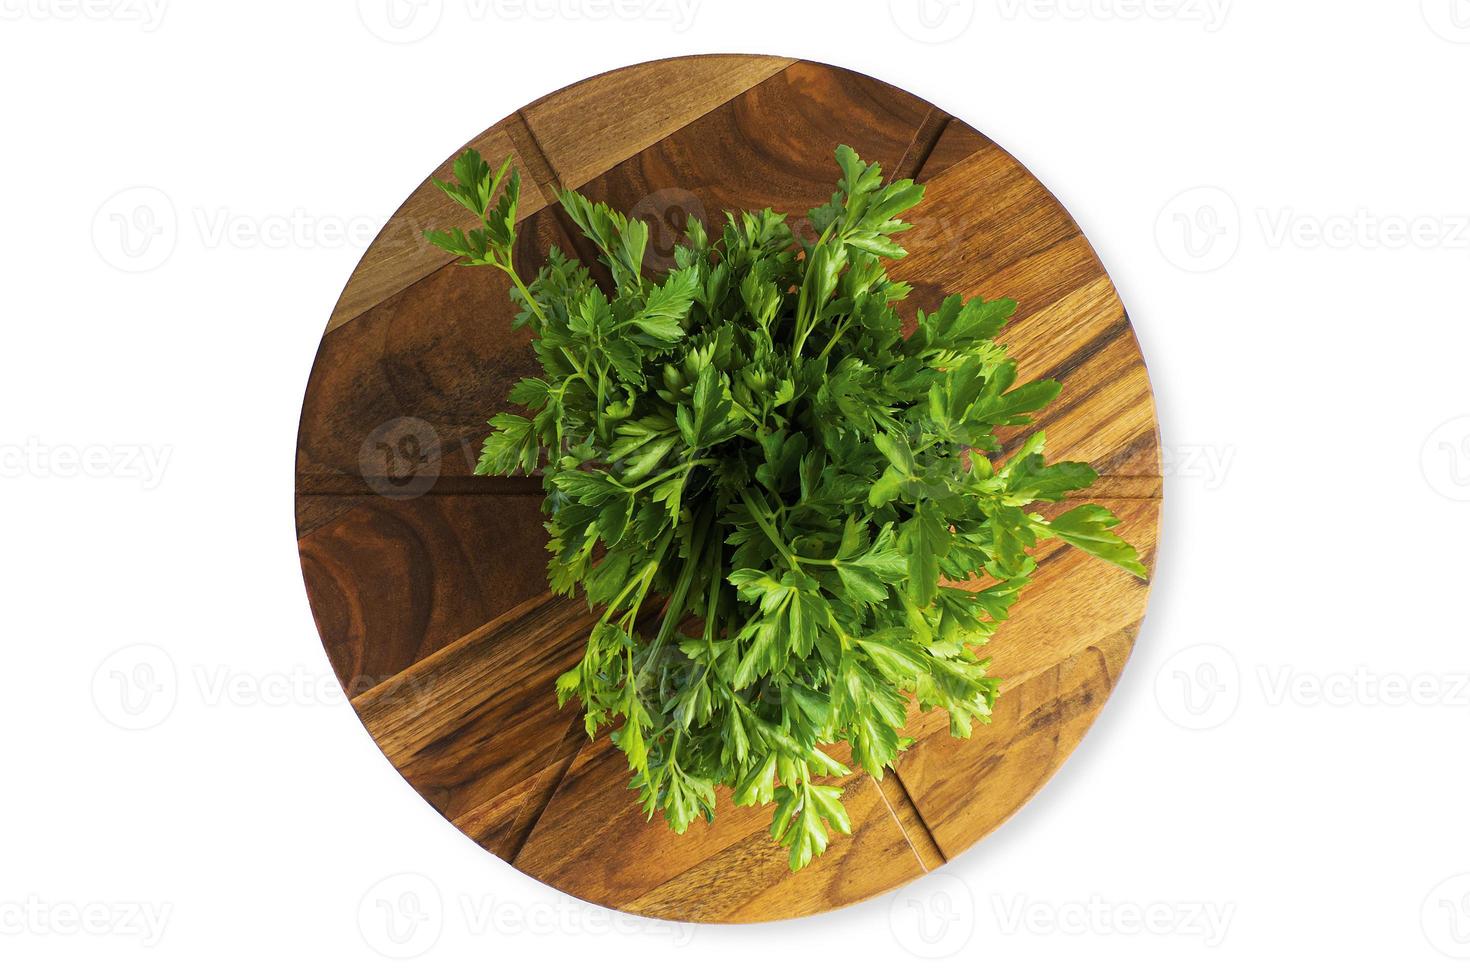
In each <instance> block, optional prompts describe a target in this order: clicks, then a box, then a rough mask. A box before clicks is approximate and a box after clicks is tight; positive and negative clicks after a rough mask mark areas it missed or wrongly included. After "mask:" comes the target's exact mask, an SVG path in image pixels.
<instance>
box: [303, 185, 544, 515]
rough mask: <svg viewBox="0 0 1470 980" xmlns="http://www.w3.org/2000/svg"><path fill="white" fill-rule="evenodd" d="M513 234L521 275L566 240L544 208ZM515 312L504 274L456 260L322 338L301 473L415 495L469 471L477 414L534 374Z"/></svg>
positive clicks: (499, 406) (478, 439)
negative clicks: (406, 489) (516, 238)
mask: <svg viewBox="0 0 1470 980" xmlns="http://www.w3.org/2000/svg"><path fill="white" fill-rule="evenodd" d="M557 207H560V205H557ZM520 235H521V238H520V241H518V242H517V247H516V256H515V261H516V265H517V268H518V269H520V270H521V271H522V272H523V273H525V274H527V275H533V274H534V273H535V270H536V269H538V268H540V265H541V262H542V261H543V259H544V257H545V255H546V250H547V249H548V248H550V247H551V246H552V245H556V246H557V247H559V248H562V249H563V250H567V249H570V247H571V246H570V244H569V243H568V241H567V239H566V236H565V235H564V234H563V233H562V231H561V228H560V225H559V224H558V223H557V221H555V220H554V219H553V218H552V217H551V214H550V211H549V210H546V211H541V212H538V213H537V214H535V215H533V216H532V217H530V218H528V219H526V220H525V221H522V222H521V224H520ZM515 313H516V307H515V306H514V304H513V303H512V302H511V300H510V297H509V295H508V291H507V289H506V285H505V283H504V281H503V279H502V278H501V277H499V276H497V275H495V274H492V273H491V272H490V271H489V270H486V269H480V268H468V267H465V266H462V265H459V264H457V263H456V264H449V265H445V266H443V267H441V268H439V269H438V270H437V271H435V272H432V273H430V274H429V275H427V276H425V277H423V278H422V279H419V280H417V281H415V282H414V283H412V284H411V285H409V286H407V287H405V288H404V289H402V290H400V291H399V292H397V293H395V294H394V295H393V296H391V297H388V298H386V299H384V300H383V301H382V302H380V303H378V304H377V305H376V306H374V307H373V308H372V309H371V310H368V311H367V312H365V313H363V314H362V315H361V316H358V317H357V318H356V319H354V320H353V321H352V322H351V323H349V324H346V325H345V326H343V327H341V328H339V329H337V330H333V331H331V332H330V333H328V334H327V335H326V336H325V337H323V338H322V343H321V347H320V348H319V350H318V351H317V358H316V364H315V365H314V367H313V369H312V372H311V378H310V380H309V381H308V383H307V389H306V397H305V400H304V402H303V404H302V408H301V427H300V430H299V432H298V435H297V454H296V473H297V476H298V480H301V479H302V478H307V479H311V478H320V477H328V476H330V477H346V478H348V479H347V480H346V481H345V482H343V483H342V484H341V486H342V487H343V488H345V489H346V490H347V491H349V492H350V491H352V490H357V491H361V490H373V491H375V492H385V493H392V492H394V491H395V490H396V489H399V488H402V487H404V486H405V485H406V484H411V485H412V486H411V488H409V492H412V491H413V490H417V491H419V492H422V491H423V490H425V489H427V488H428V487H430V486H432V485H433V483H434V482H435V480H436V478H437V477H441V476H445V477H454V476H468V475H470V474H472V473H473V472H474V465H475V460H476V459H477V458H478V456H479V450H480V445H481V443H483V442H484V439H485V434H486V428H485V420H486V419H488V418H490V416H491V415H493V414H495V413H496V412H500V411H505V410H508V409H509V408H510V407H511V406H510V405H509V403H508V401H507V400H506V398H507V395H508V393H509V391H510V387H511V385H513V384H514V383H515V382H516V381H517V380H519V379H520V378H521V377H523V376H525V375H527V374H533V373H535V371H536V367H537V366H536V360H535V356H534V355H533V354H532V352H531V347H530V343H531V335H530V334H529V333H528V332H516V331H514V330H512V329H511V327H510V322H511V318H512V317H513V316H514V315H515Z"/></svg>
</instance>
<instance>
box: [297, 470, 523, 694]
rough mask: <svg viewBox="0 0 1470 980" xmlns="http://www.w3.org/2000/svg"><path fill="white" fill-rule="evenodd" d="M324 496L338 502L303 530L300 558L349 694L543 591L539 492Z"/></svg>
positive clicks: (315, 612) (330, 650) (319, 624)
mask: <svg viewBox="0 0 1470 980" xmlns="http://www.w3.org/2000/svg"><path fill="white" fill-rule="evenodd" d="M316 499H318V500H321V499H323V498H316ZM325 500H326V501H327V502H330V503H332V504H335V505H337V510H336V513H335V515H334V516H332V518H331V519H330V520H327V521H325V522H324V523H322V524H320V525H319V526H317V527H314V528H312V529H311V530H309V531H307V532H305V533H303V534H302V535H301V538H300V542H299V547H300V552H301V568H302V574H303V575H304V576H305V579H306V588H307V592H308V594H309V595H310V596H311V606H312V613H313V615H315V617H316V623H317V630H318V631H319V632H320V633H321V637H322V643H323V645H324V646H325V647H326V649H327V657H328V659H330V660H331V662H332V668H333V670H335V671H336V673H337V679H338V680H339V681H341V682H342V685H343V687H344V688H345V689H346V690H347V691H348V692H349V693H350V694H355V693H358V692H361V691H364V690H366V689H367V688H369V687H372V686H373V685H375V684H377V683H378V682H380V681H383V680H386V679H388V678H391V677H394V676H396V675H397V674H398V673H399V672H400V671H402V670H405V669H407V668H408V667H409V666H411V665H412V664H414V663H416V662H417V661H419V660H421V659H422V658H424V657H427V656H428V655H429V654H431V653H433V652H435V651H436V650H439V649H440V648H441V647H444V646H447V645H448V644H450V643H452V642H453V641H454V640H456V639H458V638H459V637H461V636H464V635H466V634H467V633H469V632H471V631H472V630H474V629H475V628H477V627H478V626H480V625H481V624H482V623H485V622H487V621H489V620H491V619H494V618H495V617H496V616H498V615H500V614H501V613H503V612H505V611H506V610H507V609H509V608H511V607H512V606H515V605H517V604H518V603H520V602H523V601H525V600H526V599H530V598H532V597H534V596H538V595H540V594H541V593H543V592H544V591H545V590H546V582H545V578H546V558H547V554H546V550H545V545H546V532H545V531H544V530H543V528H542V527H541V520H542V516H541V500H542V498H541V496H540V494H536V495H534V496H509V497H495V496H486V495H453V496H428V495H426V496H422V497H416V498H414V499H411V500H394V499H391V498H387V497H382V496H376V495H363V496H354V497H328V498H325Z"/></svg>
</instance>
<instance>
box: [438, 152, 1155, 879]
mask: <svg viewBox="0 0 1470 980" xmlns="http://www.w3.org/2000/svg"><path fill="white" fill-rule="evenodd" d="M837 162H838V164H839V165H840V167H841V171H842V177H841V179H840V180H839V181H838V183H837V193H836V194H835V195H833V197H832V199H831V201H830V202H828V203H826V204H823V205H821V206H820V207H817V208H815V209H813V210H812V211H811V212H810V215H809V216H810V220H811V227H812V229H813V232H812V233H813V234H815V235H816V238H815V240H814V241H805V240H802V239H801V238H799V237H798V236H797V235H795V234H794V233H793V231H792V229H791V227H790V226H789V225H788V224H787V221H786V218H785V216H784V215H780V214H776V213H773V212H772V211H771V210H769V209H767V210H764V211H761V212H759V213H746V214H741V215H738V216H736V215H730V214H727V215H726V221H725V225H724V230H723V232H722V233H721V234H720V235H719V237H717V238H711V237H710V234H709V232H708V231H707V230H706V229H705V227H703V225H701V224H700V222H698V221H696V220H693V219H691V220H690V222H689V225H688V229H687V231H686V233H685V240H684V243H683V244H681V245H679V246H678V247H677V249H676V252H675V260H676V261H675V266H674V268H673V269H672V270H670V271H669V272H668V273H667V274H666V275H663V276H662V277H650V276H648V275H646V274H645V271H644V270H645V265H644V255H645V250H646V248H647V245H648V238H649V232H648V227H647V226H646V225H645V224H643V223H642V222H640V221H635V220H630V219H628V218H627V217H625V216H624V215H622V214H619V213H618V212H616V211H614V210H612V209H610V208H609V207H607V206H606V205H605V204H596V203H593V202H591V201H588V200H587V199H586V198H584V197H582V196H581V195H579V194H577V193H575V192H572V191H563V192H562V193H561V195H560V200H561V204H562V206H563V207H564V208H565V209H566V212H567V213H568V214H569V215H570V216H571V219H572V220H573V221H574V222H576V224H577V226H578V227H579V228H580V229H581V230H582V232H583V233H584V234H585V235H586V236H587V238H588V239H590V240H591V242H592V243H593V245H595V246H596V248H597V250H598V251H599V252H600V253H601V261H602V262H603V263H604V264H605V265H606V266H607V268H608V270H609V271H610V274H611V282H612V284H613V287H614V288H613V290H612V293H611V295H609V294H608V293H607V292H605V291H604V290H603V289H602V288H600V287H599V286H598V284H597V283H596V282H595V281H594V279H593V277H592V275H591V274H590V273H589V271H588V269H587V268H586V267H584V266H583V265H581V264H580V263H578V262H577V261H575V260H573V259H571V258H569V257H567V256H566V255H564V254H563V253H561V252H560V251H558V250H556V249H555V248H553V249H552V250H551V252H550V254H549V256H548V258H547V261H546V264H545V266H544V267H543V268H542V269H541V270H540V272H539V273H538V274H537V276H536V277H535V278H534V279H533V280H532V281H530V282H525V281H523V280H522V278H521V277H520V276H519V275H518V274H517V272H516V270H515V268H514V266H513V265H512V262H511V255H512V250H513V247H514V245H515V235H516V208H517V203H518V199H519V193H520V182H519V176H518V175H517V174H516V173H515V172H514V171H510V172H509V176H508V177H507V172H508V171H509V165H510V161H509V160H507V161H506V163H505V164H503V165H502V166H501V167H500V168H499V170H498V171H496V172H494V173H492V172H491V168H490V167H489V166H488V165H487V164H486V162H485V161H484V160H483V159H482V158H481V156H480V155H479V154H478V153H476V152H475V151H473V150H470V151H466V152H465V153H464V154H463V155H462V156H461V157H460V158H459V159H458V160H457V161H456V163H455V166H454V174H455V180H454V181H452V182H440V183H439V187H440V188H441V189H442V190H443V191H444V192H445V193H446V194H448V195H449V196H450V197H451V198H453V199H454V200H455V201H457V202H459V203H460V204H462V205H463V206H464V207H465V208H467V209H468V210H469V211H470V212H471V213H473V214H474V215H475V217H476V219H477V222H476V224H475V225H474V226H473V227H471V228H469V229H467V230H452V231H435V232H430V233H428V239H429V241H431V242H432V243H433V244H435V245H437V246H439V247H440V248H443V249H445V250H447V251H449V252H451V253H453V254H454V255H457V256H460V257H462V258H463V259H464V260H465V263H466V264H469V265H488V266H493V267H495V268H497V269H499V270H501V272H503V273H504V274H505V275H506V276H508V277H509V278H510V281H511V284H512V286H511V294H512V296H513V297H514V298H515V300H516V301H517V302H518V304H519V306H520V310H521V312H520V313H519V315H518V316H517V317H516V319H515V325H516V326H522V325H527V324H529V325H531V326H532V327H534V329H535V332H536V338H535V340H534V341H533V343H532V347H533V348H534V350H535V353H536V355H537V356H538V358H539V359H540V362H541V366H542V370H543V373H542V375H541V376H540V377H533V378H526V379H524V380H522V381H521V382H519V383H518V384H517V385H516V386H515V387H514V389H513V390H512V392H511V400H512V401H513V402H514V403H515V404H517V405H520V406H523V407H524V408H525V409H526V414H525V415H517V414H502V415H497V416H496V417H495V418H493V419H491V421H490V424H491V426H493V429H494V431H493V434H492V435H491V436H490V437H489V438H488V439H487V440H486V442H485V448H484V452H483V455H482V456H481V458H480V463H479V467H478V472H480V473H498V474H511V473H516V472H523V473H527V474H530V473H532V472H533V471H536V470H538V469H539V470H540V471H541V472H542V473H543V474H544V482H545V489H546V502H545V511H546V513H547V514H548V515H549V521H548V523H547V528H548V529H549V531H550V534H551V543H550V546H549V547H550V550H551V551H552V553H553V557H552V559H551V562H550V571H549V578H550V582H551V585H552V588H553V589H554V590H555V591H557V592H559V593H565V594H573V593H575V592H576V591H577V590H578V589H580V590H581V591H582V593H583V594H585V596H586V598H587V600H588V602H589V603H590V604H591V605H592V606H593V607H594V608H600V609H601V610H602V615H601V618H600V620H599V621H598V623H597V625H596V627H595V628H594V629H593V631H592V634H591V637H590V639H589V641H588V643H587V651H586V654H585V656H584V657H583V659H582V662H581V664H580V666H578V667H576V668H574V669H573V670H571V671H568V672H567V673H566V674H564V675H563V676H562V677H561V678H560V679H559V680H558V682H557V695H558V698H559V699H560V701H561V702H563V703H565V701H566V700H567V699H569V698H572V697H574V696H575V697H576V698H578V699H580V701H581V703H582V705H583V707H584V709H585V712H586V728H587V732H588V735H589V736H594V735H595V734H596V732H597V731H598V729H600V728H601V727H603V726H605V725H614V726H616V730H615V731H614V732H613V733H612V738H613V741H614V742H615V743H616V744H617V746H618V747H619V748H620V749H621V750H622V751H623V752H624V753H625V754H626V756H627V759H628V764H629V766H630V768H631V769H632V771H633V773H634V776H633V781H632V787H633V788H635V789H637V790H638V792H639V794H640V796H641V800H642V804H643V807H644V809H645V811H646V812H647V813H648V814H649V816H652V815H653V813H654V812H656V811H658V810H662V811H663V814H664V817H665V819H666V820H667V821H668V823H669V826H671V827H672V828H673V829H674V830H675V831H677V832H683V831H684V830H685V828H687V827H688V826H689V824H690V823H691V822H692V821H693V820H694V819H695V818H696V817H699V816H704V817H705V818H707V819H711V820H712V819H713V818H714V811H715V798H716V792H715V791H716V787H718V786H726V787H730V788H731V790H732V791H733V792H732V797H733V800H734V802H735V803H736V804H740V805H760V804H768V803H773V802H774V803H775V810H774V815H773V817H772V821H771V836H772V837H773V838H775V839H776V840H777V841H779V842H780V843H781V844H782V845H784V846H786V847H787V848H788V849H789V851H790V865H791V867H792V868H793V869H798V868H801V867H803V866H804V865H806V864H807V863H808V862H810V861H811V860H812V858H813V857H814V856H815V855H817V854H820V853H822V851H823V850H825V848H826V846H827V841H828V837H829V835H830V834H831V833H833V832H837V833H847V832H849V830H850V825H849V820H848V816H847V813H846V811H845V810H844V808H843V805H842V802H841V799H840V796H841V790H840V787H839V786H836V785H832V784H831V783H829V782H823V779H824V778H826V777H836V776H842V775H844V774H846V773H847V772H848V767H847V766H846V765H844V764H843V763H842V762H841V761H839V760H838V759H836V758H834V757H833V756H832V755H830V754H828V752H827V751H826V749H824V746H826V747H829V748H830V747H831V746H832V745H833V744H835V743H841V742H846V743H847V744H848V746H850V748H851V758H852V761H853V763H854V764H856V765H858V766H861V767H862V768H863V769H865V770H867V771H868V772H869V773H871V774H872V775H873V776H874V777H876V778H881V776H882V774H883V770H884V768H885V767H887V766H890V765H892V764H893V762H894V760H895V758H896V757H897V755H898V753H899V752H900V751H901V750H902V749H903V748H904V747H905V744H906V740H905V738H904V737H903V736H901V735H900V734H899V732H900V729H901V728H902V727H903V725H904V722H905V718H906V714H907V709H908V704H909V698H910V696H912V697H913V698H915V699H917V701H918V703H919V705H920V707H921V708H922V709H924V710H928V709H931V708H942V709H944V710H945V711H946V712H947V713H948V716H949V727H950V732H951V733H952V734H953V735H955V736H958V737H960V738H965V737H968V736H969V734H970V731H971V726H972V724H973V723H974V722H976V721H980V722H986V721H988V720H989V717H990V713H991V707H992V705H993V704H994V701H995V696H996V685H997V681H996V679H995V678H994V677H991V676H989V675H987V673H986V662H985V661H981V660H978V659H976V657H975V655H974V653H973V652H972V649H973V647H975V646H976V645H978V644H982V643H984V642H985V641H986V640H987V639H988V638H989V637H990V636H991V634H992V633H994V632H995V630H996V628H997V627H998V626H999V624H1000V623H1001V622H1002V621H1003V620H1004V619H1005V618H1006V613H1007V610H1008V609H1009V607H1010V606H1011V604H1012V603H1013V602H1014V601H1015V599H1016V596H1017V594H1018V593H1019V592H1020V590H1021V589H1022V588H1023V587H1024V586H1025V585H1026V584H1027V580H1028V577H1029V576H1030V575H1031V573H1032V571H1033V569H1034V568H1035V562H1034V560H1033V559H1032V558H1031V557H1030V556H1029V555H1028V552H1029V551H1030V550H1031V549H1032V548H1033V547H1034V546H1035V545H1036V543H1037V541H1038V539H1041V538H1061V539H1062V540H1064V541H1066V542H1068V543H1070V544H1072V545H1075V546H1076V547H1078V548H1081V549H1083V550H1085V551H1087V552H1090V553H1092V554H1094V555H1096V556H1098V557H1100V558H1103V559H1105V560H1107V561H1110V562H1113V563H1114V564H1116V565H1119V566H1121V567H1123V568H1125V569H1127V570H1128V571H1130V572H1132V573H1134V574H1135V575H1139V576H1142V575H1143V574H1144V569H1143V566H1142V565H1141V564H1140V563H1139V560H1138V555H1137V553H1136V552H1135V551H1134V549H1133V548H1132V547H1131V546H1129V545H1128V544H1127V543H1125V542H1124V541H1123V540H1122V539H1120V538H1119V537H1118V536H1117V535H1116V534H1114V533H1113V532H1112V530H1111V528H1112V527H1114V526H1115V525H1116V524H1117V523H1118V520H1117V518H1115V517H1114V516H1113V515H1112V514H1111V513H1109V512H1108V511H1107V510H1105V509H1104V508H1102V507H1097V506H1091V505H1087V506H1080V507H1077V508H1075V509H1073V510H1070V511H1067V512H1066V513H1064V514H1062V515H1061V516H1059V517H1056V518H1053V519H1052V520H1050V521H1048V520H1045V519H1043V518H1042V517H1041V516H1040V515H1039V514H1037V513H1034V512H1032V511H1028V509H1027V508H1028V506H1030V505H1032V504H1034V503H1035V502H1037V501H1058V500H1061V499H1063V497H1064V496H1065V495H1066V494H1067V493H1068V492H1069V491H1073V490H1078V489H1081V488H1083V487H1086V486H1088V485H1089V484H1091V483H1092V481H1093V480H1094V479H1095V478H1096V474H1095V473H1094V472H1093V470H1092V469H1091V468H1089V467H1088V466H1086V465H1083V464H1082V463H1055V464H1052V465H1048V464H1047V463H1045V462H1044V460H1043V457H1042V449H1043V445H1044V440H1043V436H1042V435H1040V434H1037V435H1035V436H1033V437H1032V438H1031V439H1029V440H1028V441H1027V442H1026V443H1025V444H1024V445H1023V446H1021V447H1020V449H1018V450H1016V451H1015V452H1014V453H1013V454H1011V456H1010V458H1009V459H1006V460H1005V461H1004V462H997V461H994V460H992V458H991V456H992V455H993V454H996V453H998V452H999V450H1000V442H999V441H998V440H997V438H996V436H995V434H994V430H995V429H996V428H997V427H1000V426H1018V425H1026V424H1029V423H1030V422H1031V421H1032V413H1034V412H1036V411H1037V410H1038V409H1040V408H1041V407H1043V406H1044V405H1046V404H1047V403H1048V402H1050V401H1051V400H1052V399H1053V398H1055V397H1056V396H1057V393H1058V392H1059V390H1060V387H1061V386H1060V385H1059V384H1058V383H1057V382H1055V381H1032V382H1029V383H1027V384H1022V385H1016V384H1015V380H1016V362H1015V361H1014V360H1012V359H1011V358H1010V357H1009V356H1007V353H1006V349H1005V348H1004V347H1003V346H1001V345H1000V344H998V343H997V342H996V337H997V335H998V334H999V332H1000V330H1001V328H1002V327H1003V326H1004V325H1005V323H1006V321H1007V319H1008V318H1009V317H1010V316H1011V315H1012V313H1014V311H1015V303H1014V302H1012V301H1010V300H1004V299H1000V300H982V299H972V300H970V301H969V302H964V301H963V300H961V299H960V297H958V296H951V297H949V298H948V299H945V300H944V302H943V303H942V304H941V305H940V306H939V308H938V310H936V311H935V312H933V313H929V314H924V313H920V314H918V322H917V325H916V328H915V329H913V330H912V331H910V332H908V335H907V336H905V330H904V324H903V322H902V320H901V318H900V316H899V314H898V312H897V311H896V309H895V306H896V304H897V303H898V302H899V301H900V300H902V299H903V298H904V297H905V296H906V295H907V294H908V292H909V288H908V286H907V285H906V284H905V283H902V282H895V281H893V280H892V279H890V278H889V277H888V275H887V274H886V272H885V270H884V265H883V261H882V260H884V259H896V258H900V257H902V256H903V255H904V254H905V252H904V250H903V249H902V248H901V247H900V246H899V245H897V244H896V243H895V242H894V241H893V236H894V235H895V234H897V233H899V232H902V231H905V230H906V229H908V228H909V227H910V226H909V225H908V224H906V223H904V222H902V221H900V220H899V219H898V216H899V214H901V213H902V212H903V211H905V210H906V209H908V208H910V207H912V206H913V205H914V204H916V203H918V201H919V200H920V198H921V197H922V196H923V188H922V187H921V186H919V185H916V184H914V183H913V182H912V181H909V180H899V181H894V182H892V183H888V184H884V183H883V181H882V177H881V173H880V171H879V168H878V167H877V165H869V164H866V163H864V162H863V161H861V160H859V159H858V157H857V154H856V153H855V152H854V151H853V150H852V149H850V148H849V147H846V146H842V147H838V149H837ZM950 583H964V585H963V586H962V585H959V584H950ZM646 621H647V622H650V623H654V622H656V624H657V625H656V626H652V627H651V628H650V629H649V630H648V631H646V632H643V631H640V626H641V625H643V624H644V623H645V622H646ZM650 634H651V635H650Z"/></svg>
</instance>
